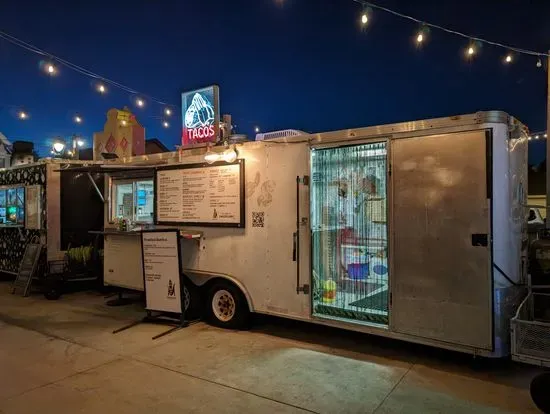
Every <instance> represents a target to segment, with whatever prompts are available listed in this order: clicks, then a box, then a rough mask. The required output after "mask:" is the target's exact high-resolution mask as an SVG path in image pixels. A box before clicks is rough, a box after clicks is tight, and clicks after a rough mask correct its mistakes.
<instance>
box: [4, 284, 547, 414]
mask: <svg viewBox="0 0 550 414" xmlns="http://www.w3.org/2000/svg"><path fill="white" fill-rule="evenodd" d="M8 288H9V284H8V283H0V413H2V414H12V413H13V414H15V413H36V412H40V413H52V414H53V413H65V412H66V413H77V412H78V413H101V412H102V413H111V412H113V413H114V412H116V413H134V414H135V413H138V414H139V413H151V412H155V413H214V412H215V413H303V412H315V413H445V414H452V413H469V414H471V413H537V412H538V411H537V409H536V408H535V407H534V405H533V404H532V403H531V400H530V397H529V391H528V385H529V381H530V379H531V378H532V376H533V375H534V374H535V373H536V372H537V370H536V369H534V368H531V367H528V366H522V365H519V364H513V363H511V362H507V361H498V363H481V364H476V363H474V362H473V361H472V359H471V358H469V357H466V356H461V355H456V354H454V353H450V352H446V351H439V350H433V349H430V348H427V347H422V346H417V345H410V344H403V343H401V342H398V341H392V340H387V339H384V338H377V337H372V336H367V335H362V334H357V333H351V332H344V331H340V330H335V329H329V328H325V327H318V326H313V325H309V324H304V323H297V322H288V321H282V320H279V319H275V318H262V320H261V321H260V322H259V323H257V324H256V325H255V327H254V328H253V329H252V330H251V331H246V332H233V331H225V330H220V329H217V328H214V327H210V326H208V325H206V324H203V323H198V324H195V325H192V326H190V327H189V328H186V329H184V330H181V331H179V332H177V333H174V334H172V335H169V336H166V337H163V338H161V339H158V340H156V341H152V340H151V337H152V336H154V335H156V334H158V333H160V332H162V331H163V330H165V328H164V327H162V326H155V325H145V324H142V325H138V326H136V327H134V328H132V329H129V330H127V331H124V332H121V333H119V334H116V335H113V334H112V333H111V332H112V330H114V329H116V328H119V327H121V326H124V325H125V324H127V323H128V322H131V321H133V320H135V319H137V318H139V317H141V316H142V315H143V311H142V310H141V309H140V308H139V306H137V305H136V306H133V305H132V306H125V307H119V308H112V307H107V306H105V305H104V299H103V297H102V296H101V295H99V294H96V293H76V294H71V295H66V296H63V297H62V298H61V299H60V300H59V301H47V300H45V299H44V298H43V296H41V295H33V296H31V297H29V298H21V297H18V296H12V295H10V294H9V293H8Z"/></svg>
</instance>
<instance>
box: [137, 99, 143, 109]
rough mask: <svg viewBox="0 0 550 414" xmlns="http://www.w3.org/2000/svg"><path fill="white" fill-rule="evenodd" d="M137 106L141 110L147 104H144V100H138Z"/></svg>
mask: <svg viewBox="0 0 550 414" xmlns="http://www.w3.org/2000/svg"><path fill="white" fill-rule="evenodd" d="M136 105H137V106H139V107H140V108H142V107H143V105H145V102H143V99H137V100H136Z"/></svg>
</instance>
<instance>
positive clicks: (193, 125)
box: [181, 85, 220, 145]
mask: <svg viewBox="0 0 550 414" xmlns="http://www.w3.org/2000/svg"><path fill="white" fill-rule="evenodd" d="M181 108H182V119H183V134H182V137H181V144H182V145H190V144H200V143H206V142H217V141H218V139H219V136H220V104H219V88H218V87H217V86H216V85H213V86H209V87H207V88H203V89H198V90H195V91H191V92H184V93H182V94H181Z"/></svg>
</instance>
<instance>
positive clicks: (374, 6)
mask: <svg viewBox="0 0 550 414" xmlns="http://www.w3.org/2000/svg"><path fill="white" fill-rule="evenodd" d="M352 1H353V2H354V3H357V4H360V5H361V6H362V7H363V10H365V8H369V9H370V10H372V9H376V10H380V11H383V12H385V13H389V14H392V15H394V16H396V17H399V18H401V19H405V20H409V21H412V22H415V23H418V24H421V25H422V26H424V27H429V28H432V29H437V30H440V31H443V32H446V33H449V34H452V35H455V36H459V37H462V38H465V39H470V41H471V42H476V43H478V44H479V45H478V47H477V48H476V47H473V46H470V47H468V49H467V55H468V56H473V55H474V54H475V53H476V51H477V49H479V46H480V45H481V44H482V43H484V44H488V45H491V46H495V47H500V48H503V49H507V50H509V51H512V52H514V53H518V54H525V55H531V56H539V57H541V56H544V57H548V56H550V55H549V54H548V53H540V52H536V51H533V50H529V49H523V48H519V47H514V46H509V45H505V44H503V43H499V42H495V41H492V40H488V39H483V38H480V37H476V36H471V35H468V34H466V33H462V32H459V31H457V30H453V29H449V28H447V27H444V26H440V25H438V24H434V23H429V22H425V21H423V20H420V19H417V18H416V17H412V16H409V15H407V14H404V13H400V12H398V11H395V10H392V9H389V8H387V7H383V6H379V5H377V4H374V3H371V2H370V1H365V0H352ZM363 15H364V16H366V14H365V12H363ZM362 21H364V20H362ZM367 21H368V17H367ZM425 37H426V36H425V35H423V36H422V41H424V40H425ZM417 40H418V36H417ZM537 66H538V64H537ZM538 67H542V62H541V66H538Z"/></svg>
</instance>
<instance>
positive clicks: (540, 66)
mask: <svg viewBox="0 0 550 414" xmlns="http://www.w3.org/2000/svg"><path fill="white" fill-rule="evenodd" d="M537 68H542V60H540V58H538V59H537Z"/></svg>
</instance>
